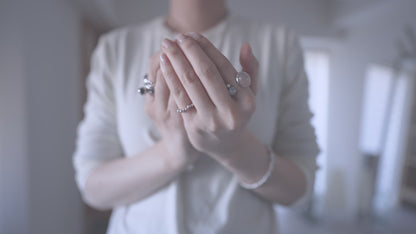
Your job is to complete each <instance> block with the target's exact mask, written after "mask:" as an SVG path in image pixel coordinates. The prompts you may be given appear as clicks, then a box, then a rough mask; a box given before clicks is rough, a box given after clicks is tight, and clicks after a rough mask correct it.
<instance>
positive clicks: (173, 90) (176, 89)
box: [160, 53, 193, 111]
mask: <svg viewBox="0 0 416 234" xmlns="http://www.w3.org/2000/svg"><path fill="white" fill-rule="evenodd" d="M160 67H161V70H162V73H163V77H164V80H165V81H166V85H167V87H168V88H169V90H170V94H172V95H173V97H174V99H175V101H176V105H177V108H184V107H186V106H187V105H189V104H191V103H192V101H191V99H190V98H189V97H188V94H187V93H186V91H185V89H184V88H183V86H182V83H181V82H180V80H179V78H178V77H177V75H176V73H175V71H174V70H173V67H172V64H171V63H170V61H169V59H168V57H167V56H166V54H165V53H162V54H161V55H160ZM192 109H193V108H191V109H189V111H191V110H192Z"/></svg>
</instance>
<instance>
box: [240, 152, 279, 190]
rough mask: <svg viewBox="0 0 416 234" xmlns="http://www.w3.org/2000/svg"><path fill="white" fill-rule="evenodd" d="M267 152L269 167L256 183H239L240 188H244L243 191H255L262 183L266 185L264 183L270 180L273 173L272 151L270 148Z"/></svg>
mask: <svg viewBox="0 0 416 234" xmlns="http://www.w3.org/2000/svg"><path fill="white" fill-rule="evenodd" d="M267 151H268V152H269V158H270V159H269V167H268V168H267V172H266V174H264V176H263V177H262V178H261V179H260V180H258V181H257V182H254V183H251V184H248V183H244V182H243V181H240V185H241V187H243V188H245V189H256V188H258V187H260V186H262V185H263V184H264V183H266V181H267V180H268V179H269V178H270V176H271V175H272V173H273V169H274V160H275V159H274V157H275V155H274V153H273V151H272V149H271V148H270V147H267Z"/></svg>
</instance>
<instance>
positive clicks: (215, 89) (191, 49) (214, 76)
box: [178, 34, 231, 108]
mask: <svg viewBox="0 0 416 234" xmlns="http://www.w3.org/2000/svg"><path fill="white" fill-rule="evenodd" d="M178 45H179V47H180V48H181V49H182V51H183V53H184V55H185V57H186V58H187V59H188V61H189V63H190V64H191V66H192V67H193V69H194V71H195V73H196V74H197V75H198V77H199V79H200V80H201V83H202V84H203V85H204V88H205V89H206V91H207V93H208V96H209V97H210V98H211V100H212V101H213V103H214V105H215V106H217V107H218V108H228V107H229V103H230V102H231V97H230V95H229V93H228V90H227V88H226V85H225V82H224V80H223V78H222V75H221V74H220V72H219V71H218V69H217V66H216V65H215V63H214V62H213V61H212V60H211V58H209V57H208V55H207V54H206V53H205V52H204V50H202V48H201V47H200V46H199V44H198V43H197V42H196V41H195V40H194V39H193V38H191V37H188V36H186V35H184V34H181V35H180V36H179V37H178Z"/></svg>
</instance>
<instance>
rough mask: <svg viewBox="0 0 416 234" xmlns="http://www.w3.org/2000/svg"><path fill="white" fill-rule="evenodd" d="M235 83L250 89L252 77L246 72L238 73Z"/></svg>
mask: <svg viewBox="0 0 416 234" xmlns="http://www.w3.org/2000/svg"><path fill="white" fill-rule="evenodd" d="M235 81H237V84H238V85H240V86H241V87H243V88H247V87H250V85H251V77H250V75H249V74H248V73H247V72H244V71H240V72H238V73H237V76H236V77H235Z"/></svg>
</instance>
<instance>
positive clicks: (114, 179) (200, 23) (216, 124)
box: [74, 0, 318, 234]
mask: <svg viewBox="0 0 416 234" xmlns="http://www.w3.org/2000/svg"><path fill="white" fill-rule="evenodd" d="M189 32H194V33H189ZM195 32H202V35H201V34H199V33H195ZM168 38H171V39H168ZM172 38H176V39H175V40H173V39H172ZM246 41H248V42H250V44H249V43H244V42H246ZM254 54H256V55H257V58H258V59H256V57H255V56H254ZM149 57H150V59H149V60H148V58H149ZM147 61H148V66H147ZM238 64H240V65H241V69H240V67H235V66H238ZM302 66H303V64H302V55H301V50H300V49H299V46H298V44H297V41H296V39H295V37H294V36H293V34H291V33H290V32H288V31H287V30H285V29H284V28H283V27H276V26H273V25H263V24H257V23H252V22H249V21H246V20H244V19H242V18H239V17H237V16H234V15H230V14H229V13H228V12H227V8H226V4H225V0H211V1H205V0H171V1H170V11H169V15H168V17H167V18H165V19H163V18H157V19H156V20H153V21H151V22H149V23H146V24H143V25H139V26H136V27H130V28H123V29H120V30H115V31H113V32H111V33H109V34H107V35H105V36H103V37H102V38H101V40H100V42H99V45H98V46H97V49H96V51H95V52H94V55H93V59H92V68H91V73H90V75H89V78H88V100H87V103H86V105H85V118H84V120H83V121H82V123H81V124H80V127H79V131H78V140H77V150H76V152H75V154H74V165H75V168H76V172H77V183H78V185H79V187H80V190H81V192H82V195H83V198H84V199H85V201H86V202H87V203H88V204H89V205H91V206H93V207H95V208H97V209H113V213H112V217H111V220H110V224H109V228H108V233H118V234H120V233H277V232H278V231H277V224H276V222H277V219H276V217H275V214H274V211H273V205H274V204H280V205H291V204H293V203H295V202H296V201H299V200H304V199H305V198H306V197H307V191H308V190H309V191H310V188H311V185H312V183H313V175H314V171H315V157H316V154H317V152H318V148H317V145H316V142H315V135H314V131H313V128H312V127H311V126H310V123H309V122H310V118H311V114H310V112H309V109H308V105H307V97H308V94H307V81H306V78H305V75H304V70H303V67H302ZM239 70H242V71H244V72H238V71H239ZM145 73H148V76H147V77H146V80H145V82H146V84H145V87H142V88H141V89H140V91H141V93H142V94H145V95H144V97H143V96H140V95H139V94H137V92H136V90H137V88H138V87H140V86H142V84H143V83H142V82H143V81H142V78H140V77H142V74H145Z"/></svg>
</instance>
